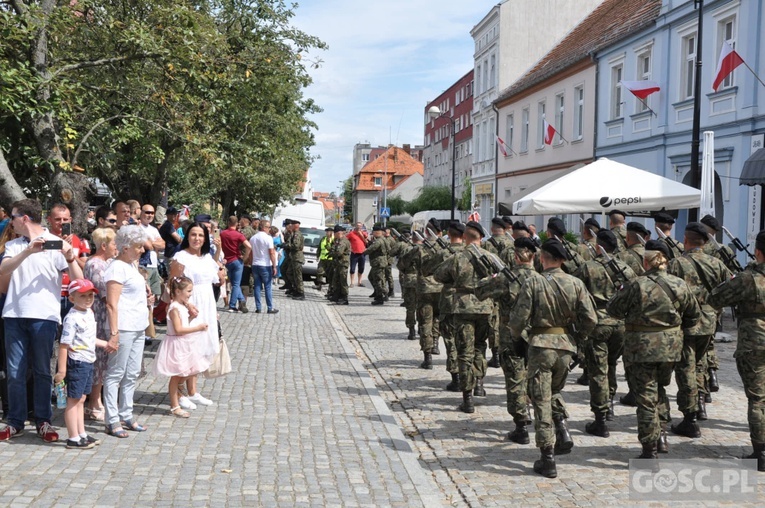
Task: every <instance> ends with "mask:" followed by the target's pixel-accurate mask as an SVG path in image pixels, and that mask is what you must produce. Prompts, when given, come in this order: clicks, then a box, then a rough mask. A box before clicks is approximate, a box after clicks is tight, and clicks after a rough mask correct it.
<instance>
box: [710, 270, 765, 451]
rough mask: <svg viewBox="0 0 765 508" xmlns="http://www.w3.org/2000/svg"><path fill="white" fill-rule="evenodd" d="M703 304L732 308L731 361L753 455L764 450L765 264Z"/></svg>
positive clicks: (738, 276) (740, 276) (739, 275)
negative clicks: (742, 399)
mask: <svg viewBox="0 0 765 508" xmlns="http://www.w3.org/2000/svg"><path fill="white" fill-rule="evenodd" d="M707 303H709V305H712V306H713V307H716V308H718V309H722V307H727V306H734V307H735V308H736V316H737V317H738V342H737V343H736V351H735V353H734V354H733V357H734V358H735V359H736V367H737V368H738V373H739V375H740V376H741V382H742V383H743V385H744V392H745V393H746V398H747V401H748V408H747V418H748V420H749V436H750V437H751V440H752V444H753V445H754V446H755V451H756V450H757V447H758V446H759V447H760V448H762V447H765V263H759V264H756V265H753V266H751V267H750V268H747V269H746V270H745V271H743V272H741V273H737V274H736V275H735V276H734V277H733V278H732V279H730V280H729V281H728V282H726V283H725V284H723V285H721V286H718V287H716V288H715V289H714V290H713V291H712V294H711V295H710V296H709V299H708V300H707Z"/></svg>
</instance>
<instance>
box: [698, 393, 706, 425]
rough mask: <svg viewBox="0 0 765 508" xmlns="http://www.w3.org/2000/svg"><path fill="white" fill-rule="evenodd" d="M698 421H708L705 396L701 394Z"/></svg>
mask: <svg viewBox="0 0 765 508" xmlns="http://www.w3.org/2000/svg"><path fill="white" fill-rule="evenodd" d="M696 419H697V420H698V421H700V422H703V421H705V420H706V419H707V406H706V404H704V394H703V393H700V394H699V410H698V412H697V413H696Z"/></svg>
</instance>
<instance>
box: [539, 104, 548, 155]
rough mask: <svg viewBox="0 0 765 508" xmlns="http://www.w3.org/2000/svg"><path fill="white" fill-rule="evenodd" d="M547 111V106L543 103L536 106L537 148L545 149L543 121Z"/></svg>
mask: <svg viewBox="0 0 765 508" xmlns="http://www.w3.org/2000/svg"><path fill="white" fill-rule="evenodd" d="M546 110H547V104H546V103H545V101H539V104H537V147H538V148H544V147H545V119H546V118H547V117H546V114H547V112H546Z"/></svg>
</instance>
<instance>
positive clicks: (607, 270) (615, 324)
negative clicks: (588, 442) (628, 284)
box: [576, 256, 637, 416]
mask: <svg viewBox="0 0 765 508" xmlns="http://www.w3.org/2000/svg"><path fill="white" fill-rule="evenodd" d="M614 262H615V263H616V265H617V267H618V268H616V269H614V268H612V267H610V266H608V263H607V262H606V260H605V258H604V257H603V256H598V257H597V258H595V259H594V260H592V261H587V262H586V263H585V264H584V265H583V266H582V269H581V270H580V271H579V272H577V273H576V276H577V277H578V278H579V279H581V280H582V282H584V285H585V286H586V287H587V290H588V291H589V292H590V294H591V295H592V297H593V299H594V300H595V306H596V308H597V314H598V325H597V326H596V327H595V330H593V332H592V333H591V334H590V337H589V340H588V341H587V344H586V346H585V348H584V349H585V356H586V361H587V373H588V376H589V383H590V385H589V386H590V409H592V412H593V413H595V414H596V415H603V416H606V415H607V414H608V410H609V408H610V403H611V401H612V400H613V398H614V395H615V394H616V363H617V361H618V360H619V357H620V356H621V355H622V350H623V349H624V321H622V320H621V319H616V318H614V317H612V316H609V315H608V313H607V312H606V304H607V303H608V301H609V300H610V299H611V298H612V297H613V296H614V294H615V293H616V285H615V284H614V281H620V280H622V279H621V276H620V275H617V273H616V270H618V269H621V271H622V273H623V274H624V277H625V278H626V279H627V280H632V279H634V278H635V277H636V276H637V275H636V274H635V272H634V271H632V269H631V268H630V267H629V266H627V264H626V263H624V262H623V261H619V260H618V259H614Z"/></svg>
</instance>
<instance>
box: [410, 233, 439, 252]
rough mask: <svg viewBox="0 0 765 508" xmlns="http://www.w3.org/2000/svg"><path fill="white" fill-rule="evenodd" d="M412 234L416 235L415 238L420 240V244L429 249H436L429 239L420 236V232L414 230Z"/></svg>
mask: <svg viewBox="0 0 765 508" xmlns="http://www.w3.org/2000/svg"><path fill="white" fill-rule="evenodd" d="M414 236H416V237H417V239H418V240H419V241H421V242H422V244H423V245H424V246H425V247H427V248H428V249H430V250H436V247H435V246H434V245H433V244H432V243H430V242H429V241H427V240H426V239H425V237H424V236H422V235H421V234H420V232H419V231H415V232H414Z"/></svg>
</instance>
